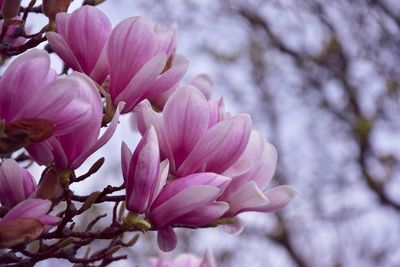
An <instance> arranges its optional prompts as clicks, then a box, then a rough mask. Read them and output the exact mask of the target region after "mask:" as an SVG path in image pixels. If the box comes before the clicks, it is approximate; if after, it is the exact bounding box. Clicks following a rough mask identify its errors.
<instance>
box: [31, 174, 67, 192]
mask: <svg viewBox="0 0 400 267" xmlns="http://www.w3.org/2000/svg"><path fill="white" fill-rule="evenodd" d="M62 194H63V188H62V187H61V184H60V179H59V173H58V171H57V170H56V168H50V169H49V170H48V171H46V173H45V174H44V175H43V178H42V179H41V181H40V183H39V185H38V187H37V189H36V191H35V193H34V195H33V196H34V197H35V198H41V199H50V200H53V199H57V198H59V197H60V196H61V195H62Z"/></svg>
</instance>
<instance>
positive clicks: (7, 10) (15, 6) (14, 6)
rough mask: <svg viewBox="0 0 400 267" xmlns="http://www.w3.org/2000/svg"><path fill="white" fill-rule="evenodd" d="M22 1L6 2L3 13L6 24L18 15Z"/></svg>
mask: <svg viewBox="0 0 400 267" xmlns="http://www.w3.org/2000/svg"><path fill="white" fill-rule="evenodd" d="M21 1H22V0H4V2H3V7H2V8H1V13H2V14H3V18H4V20H5V21H6V22H8V21H10V20H12V18H14V17H15V16H17V15H18V12H19V8H20V6H21Z"/></svg>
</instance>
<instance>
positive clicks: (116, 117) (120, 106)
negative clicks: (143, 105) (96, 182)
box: [70, 102, 125, 169]
mask: <svg viewBox="0 0 400 267" xmlns="http://www.w3.org/2000/svg"><path fill="white" fill-rule="evenodd" d="M124 105H125V103H124V102H121V103H119V104H118V106H117V110H116V112H115V114H114V117H113V119H112V121H111V122H110V124H109V125H108V127H107V130H106V131H105V132H104V133H103V135H102V136H101V137H100V138H99V139H98V140H97V141H96V142H95V143H94V144H93V145H92V146H91V147H89V148H88V149H87V150H86V151H83V152H82V154H80V155H79V156H78V157H77V158H76V159H75V160H74V162H72V164H71V166H70V167H71V169H77V168H78V167H79V166H81V165H82V163H83V162H84V161H85V160H86V159H87V158H88V157H89V156H90V155H92V154H93V153H94V152H96V151H97V150H99V149H100V148H101V147H102V146H104V145H105V144H106V143H107V142H108V140H110V139H111V137H112V136H113V134H114V133H115V130H116V129H117V126H118V121H119V115H120V112H121V110H122V109H123V108H124Z"/></svg>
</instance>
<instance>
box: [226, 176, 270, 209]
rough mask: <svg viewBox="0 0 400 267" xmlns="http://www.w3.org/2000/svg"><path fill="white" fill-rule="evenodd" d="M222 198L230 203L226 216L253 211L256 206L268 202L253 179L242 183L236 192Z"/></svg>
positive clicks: (264, 204) (261, 205)
mask: <svg viewBox="0 0 400 267" xmlns="http://www.w3.org/2000/svg"><path fill="white" fill-rule="evenodd" d="M223 200H224V201H226V202H228V203H229V205H230V209H229V211H228V212H227V214H226V216H234V215H236V214H238V213H239V212H243V211H250V210H251V211H253V210H254V209H255V208H257V207H263V206H266V205H267V204H268V202H269V199H268V198H267V197H266V196H265V195H264V193H263V192H262V191H261V190H260V189H259V188H258V186H257V184H256V183H255V182H254V181H250V182H247V183H246V184H244V185H242V187H240V188H239V189H238V190H237V191H236V192H234V193H231V194H230V195H229V196H228V197H227V198H224V199H223Z"/></svg>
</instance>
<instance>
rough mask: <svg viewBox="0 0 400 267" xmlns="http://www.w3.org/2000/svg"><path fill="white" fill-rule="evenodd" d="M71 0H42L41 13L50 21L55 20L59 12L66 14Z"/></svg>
mask: <svg viewBox="0 0 400 267" xmlns="http://www.w3.org/2000/svg"><path fill="white" fill-rule="evenodd" d="M70 3H71V0H43V13H44V14H45V15H46V16H47V17H48V18H49V20H50V21H54V20H55V19H56V15H57V13H59V12H67V10H68V7H69V4H70Z"/></svg>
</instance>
